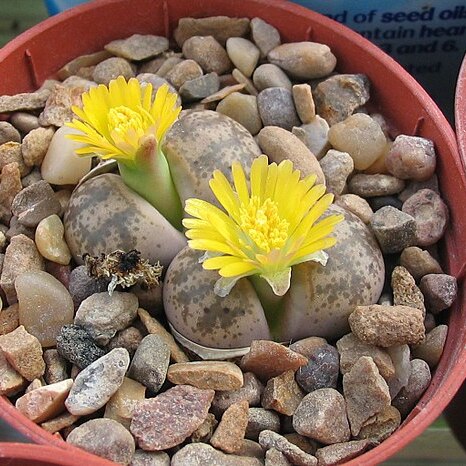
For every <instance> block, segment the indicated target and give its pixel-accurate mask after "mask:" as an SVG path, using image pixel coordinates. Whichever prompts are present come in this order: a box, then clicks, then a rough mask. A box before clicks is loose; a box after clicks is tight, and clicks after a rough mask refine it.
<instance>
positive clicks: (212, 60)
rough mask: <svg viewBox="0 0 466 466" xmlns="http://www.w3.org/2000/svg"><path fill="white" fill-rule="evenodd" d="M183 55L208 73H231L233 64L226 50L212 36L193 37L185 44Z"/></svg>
mask: <svg viewBox="0 0 466 466" xmlns="http://www.w3.org/2000/svg"><path fill="white" fill-rule="evenodd" d="M182 50H183V55H184V56H185V57H186V58H190V59H192V60H194V61H195V62H197V63H198V64H199V65H200V67H201V68H202V69H203V70H204V71H205V72H206V73H211V72H215V73H217V74H218V75H221V74H225V73H228V72H230V71H231V70H232V69H233V66H232V63H231V61H230V58H229V57H228V54H227V52H226V50H225V49H224V48H223V47H222V46H221V45H220V44H219V43H218V42H217V40H216V39H215V38H214V37H212V36H193V37H190V38H189V39H187V40H186V41H185V42H184V43H183V47H182Z"/></svg>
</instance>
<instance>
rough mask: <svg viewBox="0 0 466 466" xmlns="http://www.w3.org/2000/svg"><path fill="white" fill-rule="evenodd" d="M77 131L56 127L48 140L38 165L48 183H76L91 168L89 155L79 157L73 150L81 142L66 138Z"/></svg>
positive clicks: (80, 145)
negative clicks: (42, 158) (46, 147)
mask: <svg viewBox="0 0 466 466" xmlns="http://www.w3.org/2000/svg"><path fill="white" fill-rule="evenodd" d="M70 134H77V131H76V130H75V129H73V128H69V127H67V126H62V127H61V128H58V130H57V131H56V132H55V134H54V135H53V137H52V140H51V141H50V144H49V146H48V149H47V152H46V154H45V156H44V160H43V161H42V165H41V167H40V173H41V175H42V178H43V179H44V180H45V181H48V182H49V183H50V184H54V185H58V186H63V185H69V184H71V185H76V184H78V182H79V181H80V180H81V178H82V177H83V176H84V175H86V174H87V173H89V171H90V169H91V162H92V159H91V157H79V156H78V155H76V153H75V151H76V150H77V149H79V148H81V147H82V146H83V144H82V143H79V142H76V141H73V140H71V139H70V138H68V137H67V136H68V135H70Z"/></svg>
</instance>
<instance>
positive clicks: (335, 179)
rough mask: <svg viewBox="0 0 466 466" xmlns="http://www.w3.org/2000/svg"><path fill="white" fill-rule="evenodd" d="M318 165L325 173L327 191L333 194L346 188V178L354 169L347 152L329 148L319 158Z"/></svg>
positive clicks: (340, 192)
mask: <svg viewBox="0 0 466 466" xmlns="http://www.w3.org/2000/svg"><path fill="white" fill-rule="evenodd" d="M320 166H321V167H322V171H323V172H324V175H325V181H326V183H325V184H326V186H327V191H328V192H330V193H333V194H335V195H340V194H342V193H343V191H344V190H345V188H346V180H347V178H348V176H349V175H351V173H352V172H353V170H354V162H353V159H352V158H351V156H350V155H349V154H348V153H347V152H340V151H337V150H329V151H328V152H327V153H326V154H325V156H324V157H322V158H321V159H320ZM356 176H358V175H356ZM354 178H355V177H353V178H352V180H353V179H354Z"/></svg>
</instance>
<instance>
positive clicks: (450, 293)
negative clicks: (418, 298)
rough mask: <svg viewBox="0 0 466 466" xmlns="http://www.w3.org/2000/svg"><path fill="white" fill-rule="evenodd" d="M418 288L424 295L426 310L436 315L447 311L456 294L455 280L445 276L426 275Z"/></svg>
mask: <svg viewBox="0 0 466 466" xmlns="http://www.w3.org/2000/svg"><path fill="white" fill-rule="evenodd" d="M419 287H420V289H421V291H422V293H423V295H424V299H425V303H426V307H427V310H428V311H430V312H431V313H432V314H438V313H439V312H441V311H444V310H445V309H448V308H449V307H450V306H451V305H452V304H453V303H454V301H455V299H456V296H457V294H458V285H457V283H456V278H455V277H453V276H451V275H447V274H427V275H424V276H423V277H422V279H421V283H420V284H419Z"/></svg>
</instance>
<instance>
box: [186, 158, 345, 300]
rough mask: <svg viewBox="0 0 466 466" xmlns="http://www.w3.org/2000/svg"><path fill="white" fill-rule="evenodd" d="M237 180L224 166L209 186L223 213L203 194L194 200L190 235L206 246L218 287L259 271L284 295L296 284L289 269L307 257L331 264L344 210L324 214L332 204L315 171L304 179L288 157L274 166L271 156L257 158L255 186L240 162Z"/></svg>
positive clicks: (223, 291)
mask: <svg viewBox="0 0 466 466" xmlns="http://www.w3.org/2000/svg"><path fill="white" fill-rule="evenodd" d="M232 175H233V184H234V188H233V187H232V186H231V185H230V183H229V182H228V180H227V178H226V177H225V175H223V173H221V172H220V171H219V170H216V171H215V172H214V173H213V177H212V179H211V180H210V188H211V189H212V192H213V193H214V195H215V197H216V198H217V199H218V201H219V203H220V204H221V206H222V207H223V208H224V210H222V209H220V208H218V207H216V206H214V205H212V204H210V203H208V202H206V201H203V200H200V199H188V200H187V201H186V206H185V211H186V212H187V213H188V214H189V215H191V216H192V217H193V218H185V219H184V220H183V225H184V226H185V227H186V228H187V229H188V230H187V232H186V236H187V237H188V239H189V241H188V244H189V246H190V247H191V248H193V249H197V250H203V251H206V254H204V256H203V257H202V258H201V262H203V267H204V268H205V269H207V270H218V271H219V274H220V276H221V278H220V279H219V280H218V281H217V283H216V285H215V292H216V293H217V294H218V295H220V296H226V295H227V294H228V293H229V292H230V290H231V288H232V287H233V286H234V284H235V283H236V282H237V281H238V280H239V279H240V278H242V277H246V276H250V275H255V274H259V275H260V276H261V277H262V278H264V279H265V280H266V281H267V282H268V283H269V285H270V286H271V287H272V290H273V291H274V293H275V294H276V295H278V296H282V295H283V294H285V293H286V291H287V290H288V288H289V286H290V278H291V267H292V266H293V265H295V264H299V263H301V262H306V261H310V260H312V261H316V262H320V263H321V264H323V265H325V264H326V262H327V258H328V255H327V254H326V253H325V252H324V251H323V249H327V248H330V247H331V246H333V245H334V244H335V242H336V239H335V238H333V237H330V236H329V235H330V234H331V233H332V231H333V228H334V226H335V225H336V224H337V223H339V222H340V221H342V220H343V216H342V215H328V216H327V217H326V218H324V219H321V220H319V219H320V217H321V216H322V214H323V213H324V212H325V211H326V210H327V208H328V206H329V205H330V204H331V203H332V201H333V195H332V194H325V186H324V185H315V180H316V176H315V175H310V176H308V177H306V178H304V179H302V180H301V179H300V172H299V170H293V164H292V162H291V161H289V160H285V161H283V162H281V163H280V165H278V166H277V164H276V163H272V164H270V165H268V159H267V156H265V155H262V156H260V157H259V158H257V159H255V160H254V162H253V164H252V167H251V175H250V180H249V183H248V181H247V179H246V176H245V174H244V171H243V168H242V167H241V165H240V164H239V163H234V164H233V166H232Z"/></svg>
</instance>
